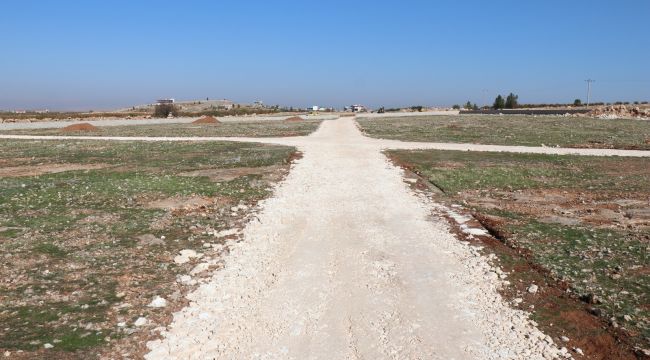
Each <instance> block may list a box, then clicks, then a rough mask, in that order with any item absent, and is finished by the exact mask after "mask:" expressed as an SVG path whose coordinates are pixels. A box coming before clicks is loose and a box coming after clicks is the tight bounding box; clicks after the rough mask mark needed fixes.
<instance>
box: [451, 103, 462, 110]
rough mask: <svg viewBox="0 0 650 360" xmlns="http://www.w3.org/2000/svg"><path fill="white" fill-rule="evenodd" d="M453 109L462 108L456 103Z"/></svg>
mask: <svg viewBox="0 0 650 360" xmlns="http://www.w3.org/2000/svg"><path fill="white" fill-rule="evenodd" d="M452 109H454V110H460V105H458V104H456V105H454V106H453V107H452Z"/></svg>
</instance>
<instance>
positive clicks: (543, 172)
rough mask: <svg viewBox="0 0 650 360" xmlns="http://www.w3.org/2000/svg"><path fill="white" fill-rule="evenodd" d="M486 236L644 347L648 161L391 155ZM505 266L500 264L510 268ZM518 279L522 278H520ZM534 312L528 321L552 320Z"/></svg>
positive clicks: (649, 236) (649, 327)
mask: <svg viewBox="0 0 650 360" xmlns="http://www.w3.org/2000/svg"><path fill="white" fill-rule="evenodd" d="M390 155H391V156H392V157H393V158H394V159H395V161H396V162H398V163H400V164H403V165H404V166H406V167H407V168H410V169H411V170H412V171H414V172H416V173H418V174H420V175H421V177H423V178H424V179H426V180H428V181H429V182H430V183H432V184H434V185H435V186H437V187H438V188H439V189H441V190H443V192H444V194H443V195H438V196H439V200H440V201H442V202H448V203H450V204H453V203H456V204H463V205H464V206H465V207H466V208H469V209H471V210H472V211H473V212H474V213H475V214H476V216H477V217H478V218H479V220H481V222H482V223H483V224H484V225H485V226H487V227H488V228H489V229H490V230H491V231H492V233H493V234H495V235H496V236H497V237H499V238H500V239H501V240H502V241H503V242H505V243H506V244H508V245H510V246H512V247H515V248H517V249H521V250H522V252H521V253H522V254H526V255H527V256H530V258H531V259H532V261H533V262H534V263H536V264H539V265H541V267H542V268H544V269H546V270H548V271H549V272H550V274H551V275H552V277H553V278H555V279H558V280H560V281H561V282H563V283H566V284H568V286H569V289H570V290H571V291H572V292H573V293H574V294H576V295H577V296H578V297H579V298H580V299H582V301H584V302H586V303H588V304H590V305H589V306H591V310H590V311H591V312H592V313H594V314H597V315H600V316H602V318H604V319H606V320H608V322H609V323H610V326H612V327H614V328H621V329H625V331H626V333H627V334H628V335H630V336H631V337H632V338H633V339H634V341H635V342H637V343H638V344H641V345H642V346H643V347H645V348H648V347H649V346H650V307H648V304H650V276H649V274H650V171H649V169H650V159H642V158H641V159H640V158H619V157H610V158H607V157H578V156H554V155H536V154H507V153H478V152H456V151H391V152H390ZM512 261H513V260H512V259H506V262H512ZM523 281H525V280H523ZM550 312H551V313H552V314H551V313H546V314H545V313H544V312H543V311H539V312H538V313H536V316H537V317H538V319H540V320H542V319H543V318H544V317H546V316H549V317H553V318H554V319H555V321H556V324H557V322H558V321H562V319H561V318H558V315H559V314H561V311H560V309H557V308H555V309H552V310H550Z"/></svg>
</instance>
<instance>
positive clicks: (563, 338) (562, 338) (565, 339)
mask: <svg viewBox="0 0 650 360" xmlns="http://www.w3.org/2000/svg"><path fill="white" fill-rule="evenodd" d="M560 339H561V340H562V341H564V342H569V340H570V339H569V338H568V337H566V336H562V337H560Z"/></svg>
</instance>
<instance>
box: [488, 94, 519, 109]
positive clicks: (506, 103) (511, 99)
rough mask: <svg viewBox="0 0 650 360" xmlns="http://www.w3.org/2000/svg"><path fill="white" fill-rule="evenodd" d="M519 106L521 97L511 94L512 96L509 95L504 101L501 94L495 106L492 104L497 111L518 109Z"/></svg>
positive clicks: (495, 101)
mask: <svg viewBox="0 0 650 360" xmlns="http://www.w3.org/2000/svg"><path fill="white" fill-rule="evenodd" d="M517 105H519V95H515V94H513V93H510V95H508V97H506V98H505V99H504V98H503V96H501V94H499V96H497V98H496V99H494V104H492V108H493V109H495V110H499V109H516V108H517Z"/></svg>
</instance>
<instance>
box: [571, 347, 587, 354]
mask: <svg viewBox="0 0 650 360" xmlns="http://www.w3.org/2000/svg"><path fill="white" fill-rule="evenodd" d="M573 351H575V352H576V354H578V355H584V354H585V353H584V352H583V351H582V349H581V348H573Z"/></svg>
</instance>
